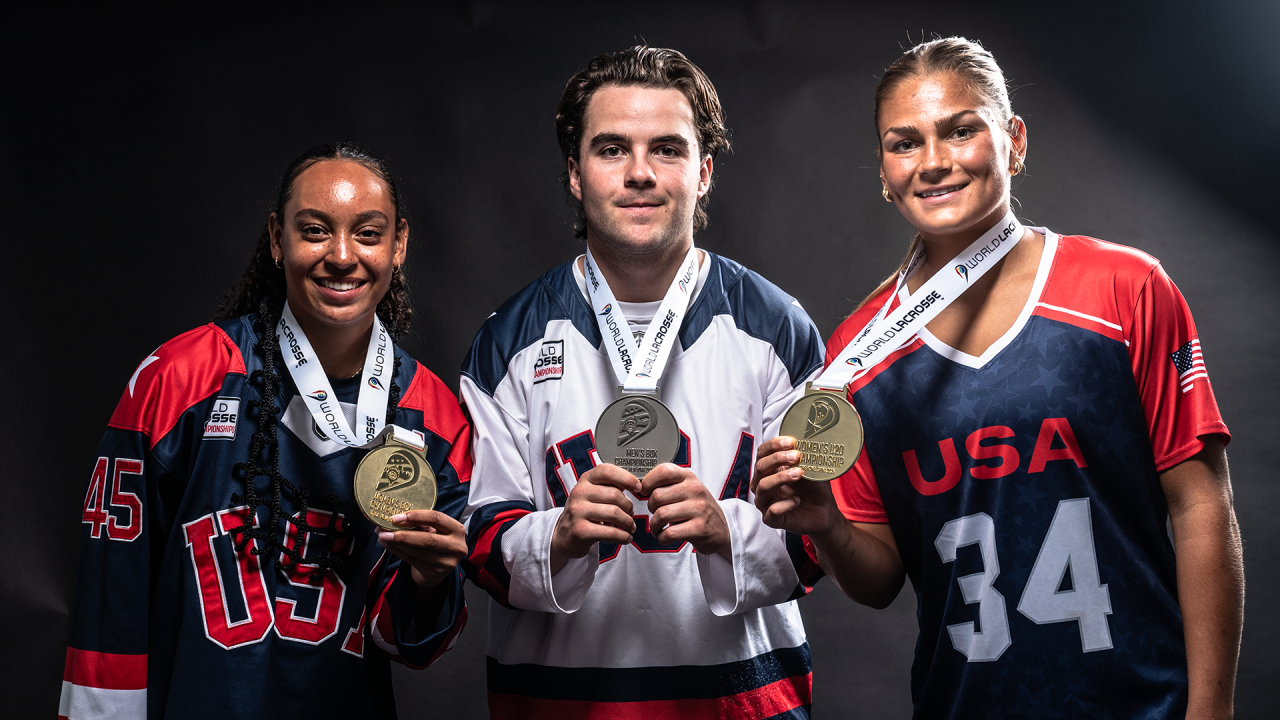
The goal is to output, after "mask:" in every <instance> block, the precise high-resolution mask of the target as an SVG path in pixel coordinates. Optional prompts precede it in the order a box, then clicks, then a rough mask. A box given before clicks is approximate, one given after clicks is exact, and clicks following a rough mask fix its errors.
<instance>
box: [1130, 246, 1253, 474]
mask: <svg viewBox="0 0 1280 720" xmlns="http://www.w3.org/2000/svg"><path fill="white" fill-rule="evenodd" d="M1128 341H1129V359H1130V361H1131V362H1132V363H1133V378H1134V381H1135V382H1136V383H1137V385H1138V394H1139V396H1140V397H1141V398H1142V407H1143V410H1144V411H1145V413H1146V416H1147V425H1148V428H1149V430H1150V433H1151V450H1152V453H1153V455H1154V456H1155V463H1156V470H1158V471H1161V472H1163V471H1165V470H1168V469H1169V468H1171V467H1173V466H1174V465H1177V464H1178V463H1180V462H1182V461H1184V460H1187V459H1188V458H1190V457H1191V456H1193V455H1195V454H1196V453H1198V452H1200V450H1201V449H1202V448H1203V447H1204V443H1203V441H1202V440H1201V438H1203V437H1205V436H1206V435H1221V436H1222V441H1223V443H1224V444H1225V443H1227V442H1230V440H1231V433H1230V431H1228V430H1227V426H1226V424H1225V423H1224V422H1223V421H1222V414H1221V413H1220V412H1219V411H1218V402H1217V400H1216V399H1215V398H1214V396H1213V386H1212V385H1211V384H1210V383H1209V373H1208V370H1207V369H1206V367H1205V362H1204V354H1203V351H1202V349H1201V346H1200V336H1199V334H1198V333H1197V332H1196V324H1195V320H1193V319H1192V317H1191V310H1190V308H1188V307H1187V301H1186V300H1184V299H1183V297H1182V293H1180V292H1178V288H1177V287H1176V286H1175V285H1174V284H1173V280H1171V279H1169V276H1168V275H1167V274H1165V272H1164V268H1162V267H1160V266H1159V265H1156V266H1155V267H1154V268H1153V269H1152V271H1151V273H1150V274H1149V275H1148V276H1147V278H1146V281H1145V283H1143V285H1142V287H1141V289H1140V290H1139V292H1138V296H1137V298H1136V302H1135V304H1134V307H1133V317H1132V320H1131V321H1130V323H1129V337H1128Z"/></svg>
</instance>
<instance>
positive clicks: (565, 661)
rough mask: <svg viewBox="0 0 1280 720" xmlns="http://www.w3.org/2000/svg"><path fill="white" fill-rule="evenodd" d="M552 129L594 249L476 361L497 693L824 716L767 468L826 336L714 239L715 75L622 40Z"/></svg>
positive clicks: (551, 702)
mask: <svg viewBox="0 0 1280 720" xmlns="http://www.w3.org/2000/svg"><path fill="white" fill-rule="evenodd" d="M556 126H557V132H558V135H559V140H560V146H561V150H562V152H563V154H564V157H565V160H566V164H567V172H566V175H565V177H564V180H565V183H566V186H567V188H568V191H569V192H570V193H571V194H572V196H573V198H574V199H575V200H577V201H578V202H580V203H581V212H580V214H579V223H578V224H577V227H576V228H575V230H576V232H577V233H578V235H579V237H585V238H586V240H587V252H586V254H585V255H584V256H580V257H578V258H576V259H575V260H573V261H571V262H569V263H566V264H564V265H562V266H560V267H557V268H555V269H553V270H551V271H550V272H548V273H547V274H546V275H544V276H543V277H542V278H540V279H539V280H537V281H535V282H534V283H532V284H531V285H529V286H528V287H527V288H525V289H524V290H523V291H521V292H520V293H518V294H517V295H515V296H514V297H512V298H511V299H510V300H508V301H507V302H506V303H505V304H504V305H503V306H502V307H501V308H499V309H498V311H497V312H496V313H494V315H493V316H492V317H490V318H489V320H488V321H487V322H486V323H485V325H484V327H483V328H481V330H480V332H479V334H478V335H477V337H476V340H475V343H474V345H473V346H472V349H471V352H470V353H469V354H468V356H467V359H466V361H465V363H464V367H463V373H462V380H461V387H462V396H463V399H464V402H465V404H466V406H467V408H468V410H469V411H470V414H471V417H472V420H473V423H474V425H473V427H474V429H475V436H474V454H475V471H474V473H473V476H472V477H473V480H472V482H471V488H470V501H469V505H468V508H467V512H466V517H465V518H464V519H465V522H466V524H467V530H468V549H469V552H470V556H469V561H468V565H469V567H468V572H469V574H470V576H471V578H472V580H473V581H474V582H476V583H477V584H478V585H480V586H481V587H484V588H485V589H486V590H488V591H489V593H490V594H491V596H492V598H493V600H492V602H491V603H490V613H489V641H488V655H489V665H488V675H489V677H488V684H489V708H490V714H491V716H493V717H497V718H505V717H522V718H541V717H548V718H550V717H557V718H558V717H562V716H564V715H566V714H567V715H569V716H575V717H576V716H586V715H591V714H594V713H604V714H607V715H608V716H609V717H617V718H630V717H636V718H641V717H643V718H645V720H649V719H650V718H652V717H666V716H673V715H674V716H697V717H703V716H712V717H730V718H757V717H795V718H807V717H808V714H809V705H810V700H811V686H812V676H811V673H810V663H809V649H808V644H807V642H806V640H805V635H804V629H803V626H802V624H801V622H800V615H799V611H798V609H797V608H796V606H795V603H794V600H795V599H796V598H798V597H800V596H802V595H804V594H805V593H807V592H808V591H809V590H810V589H811V588H812V585H813V583H814V582H815V581H816V580H817V579H818V577H820V575H821V572H820V570H819V569H818V567H817V564H816V563H815V562H814V561H813V559H812V557H811V556H810V555H809V553H808V552H807V551H806V550H805V547H804V543H803V541H802V540H801V538H799V537H798V536H795V535H790V534H788V533H785V532H781V531H777V530H773V529H770V528H768V527H766V526H765V525H764V524H763V523H762V522H761V520H760V513H759V511H758V510H756V508H755V507H754V506H753V504H752V502H751V498H750V493H749V486H750V479H751V470H752V467H753V462H754V449H755V447H756V445H757V444H758V443H759V442H760V441H761V439H762V438H764V437H772V436H773V435H774V434H776V433H777V430H778V426H779V423H780V422H781V418H782V415H783V413H784V412H785V411H786V409H787V408H788V407H789V406H790V405H791V403H792V402H793V401H794V400H795V399H797V398H798V397H799V396H800V395H802V394H803V391H804V383H805V381H806V380H809V379H811V378H812V376H813V375H814V374H815V373H816V371H817V370H818V369H819V368H820V367H821V365H822V352H823V346H822V342H821V339H820V338H819V336H818V333H817V330H816V329H815V328H814V326H813V323H812V322H811V321H810V320H809V318H808V317H807V316H806V315H805V313H804V311H803V310H802V309H801V308H800V306H799V304H798V303H796V302H795V301H794V300H793V299H792V298H791V297H789V296H787V295H785V294H784V293H782V292H781V291H780V290H778V289H777V288H776V287H774V286H773V285H772V284H770V283H768V282H767V281H766V280H764V279H763V278H762V277H760V276H759V275H757V274H755V273H753V272H751V271H749V270H746V269H745V268H743V267H742V266H741V265H738V264H737V263H734V262H733V261H731V260H727V259H725V258H722V257H719V256H716V255H714V254H712V253H707V252H704V251H701V250H697V249H695V248H694V245H693V235H694V232H695V231H696V230H700V229H701V228H702V227H704V226H705V225H706V214H705V209H704V208H705V204H706V199H707V193H708V191H709V190H710V188H711V184H712V170H713V162H714V158H715V156H716V154H717V153H718V152H719V151H720V150H723V149H727V148H728V139H727V132H726V129H725V126H724V120H723V112H722V110H721V108H720V103H719V100H718V98H717V97H716V94H715V88H714V87H713V86H712V85H711V82H710V80H708V79H707V77H706V75H705V74H703V73H702V71H701V70H700V69H698V68H697V67H696V66H695V65H693V64H692V63H691V62H689V61H688V60H687V59H686V58H685V57H684V56H683V55H681V54H680V53H678V52H675V51H673V50H664V49H658V48H648V47H636V48H632V49H630V50H625V51H622V52H618V53H612V54H609V55H602V56H599V57H597V58H595V59H594V60H592V62H591V63H590V65H589V66H588V68H587V69H586V70H584V71H582V72H580V73H578V74H577V75H575V76H574V77H573V78H571V79H570V81H569V83H568V85H567V86H566V88H565V91H564V94H563V96H562V97H561V100H560V106H559V109H558V112H557V117H556ZM615 408H616V411H615ZM668 408H669V410H668ZM611 413H612V414H611ZM664 433H665V434H664ZM771 433H772V434H771ZM645 436H648V437H645ZM660 438H666V439H660ZM646 448H647V449H646ZM654 448H656V449H654ZM605 458H607V459H608V460H612V462H608V461H606V459H605ZM668 461H669V462H668ZM637 476H639V477H637Z"/></svg>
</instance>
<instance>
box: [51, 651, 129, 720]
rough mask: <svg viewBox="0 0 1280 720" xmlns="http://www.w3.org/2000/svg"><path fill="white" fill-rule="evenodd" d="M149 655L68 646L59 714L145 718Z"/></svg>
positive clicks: (72, 718) (87, 718)
mask: <svg viewBox="0 0 1280 720" xmlns="http://www.w3.org/2000/svg"><path fill="white" fill-rule="evenodd" d="M146 716H147V656H146V655H123V654H117V653H102V652H92V651H90V650H80V649H77V648H73V647H69V648H67V664H66V668H65V669H64V670H63V674H62V698H61V699H60V700H59V702H58V717H59V718H60V719H61V718H67V719H68V720H93V719H95V718H124V719H125V720H128V719H129V718H145V717H146Z"/></svg>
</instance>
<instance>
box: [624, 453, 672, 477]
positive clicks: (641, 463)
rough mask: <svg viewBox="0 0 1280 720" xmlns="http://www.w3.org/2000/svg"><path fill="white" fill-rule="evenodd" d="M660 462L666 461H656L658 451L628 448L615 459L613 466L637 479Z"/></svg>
mask: <svg viewBox="0 0 1280 720" xmlns="http://www.w3.org/2000/svg"><path fill="white" fill-rule="evenodd" d="M660 462H666V461H665V460H659V459H658V451H657V450H655V449H654V448H647V447H630V448H627V449H626V451H625V452H623V454H622V455H621V456H620V457H617V458H615V459H614V461H613V464H614V465H617V466H618V467H620V468H622V469H623V470H626V471H627V472H629V473H631V474H632V475H635V476H637V477H639V476H641V475H643V474H645V473H647V472H649V471H650V470H652V469H654V468H655V467H657V466H658V463H660Z"/></svg>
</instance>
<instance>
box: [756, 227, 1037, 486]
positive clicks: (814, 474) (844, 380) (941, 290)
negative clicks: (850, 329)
mask: <svg viewBox="0 0 1280 720" xmlns="http://www.w3.org/2000/svg"><path fill="white" fill-rule="evenodd" d="M1023 234H1024V229H1023V227H1022V224H1021V223H1019V222H1018V219H1017V218H1016V217H1015V216H1014V215H1013V212H1012V211H1010V212H1008V213H1006V214H1005V216H1004V219H1002V220H1001V221H1000V222H998V223H996V225H995V227H993V228H991V229H990V230H988V231H987V232H986V233H984V234H983V235H982V236H981V237H979V238H978V239H977V240H975V241H973V243H972V244H970V245H969V247H967V248H965V250H964V251H963V252H961V253H960V255H958V256H956V257H955V258H954V259H953V260H952V261H951V262H949V263H947V264H946V265H945V266H944V267H948V268H953V269H954V272H950V271H945V272H939V273H936V274H934V276H933V277H931V278H929V279H928V280H927V281H926V282H925V283H924V284H923V285H921V286H920V288H919V289H918V290H916V291H915V292H914V293H912V294H911V296H910V297H909V298H907V300H906V301H905V302H903V303H902V304H901V305H899V306H898V307H897V309H896V310H894V311H893V312H892V313H890V312H889V307H890V306H891V305H892V304H893V299H892V297H891V298H890V299H889V301H888V302H886V303H885V304H884V306H883V307H881V308H880V312H879V313H877V314H876V316H875V318H873V319H872V320H871V322H870V323H868V324H867V326H866V327H865V328H863V330H862V332H860V333H858V336H857V337H856V338H854V340H853V342H851V343H849V344H848V345H846V346H845V348H844V349H843V350H841V351H840V354H839V355H837V356H836V358H835V360H833V361H832V362H831V364H830V365H828V366H827V369H826V370H824V371H823V372H822V374H820V375H819V376H818V377H817V379H815V380H814V381H813V382H812V383H810V384H809V387H808V388H806V392H805V394H804V396H803V397H801V398H800V399H799V400H797V401H796V402H795V403H794V404H792V406H791V408H790V409H789V410H787V414H786V415H785V416H783V418H782V427H781V429H780V434H781V435H785V436H787V437H791V438H794V439H795V441H796V450H797V451H799V453H800V459H799V464H798V467H799V468H800V469H801V470H802V471H803V473H804V478H805V479H807V480H815V481H818V482H829V481H831V480H834V479H836V478H838V477H840V476H841V475H843V474H845V473H846V472H848V471H849V469H850V468H852V467H853V464H854V463H855V462H856V461H857V459H858V455H859V454H860V453H861V452H862V420H861V418H859V417H858V411H857V410H855V409H854V407H853V405H852V404H851V403H850V402H849V400H848V398H847V393H848V387H849V383H850V382H852V381H853V379H854V378H855V377H857V376H859V375H862V374H864V373H866V372H868V371H870V370H871V368H873V367H875V366H876V365H877V364H878V363H880V362H881V361H882V360H885V359H887V358H888V357H889V356H890V355H891V354H893V353H894V352H895V351H896V350H898V349H899V348H901V347H902V346H904V345H906V344H907V343H909V342H911V340H912V339H913V338H915V336H916V333H917V332H919V331H920V329H921V328H923V327H924V326H925V325H928V324H929V321H930V320H932V319H933V318H935V317H937V316H938V314H939V313H941V312H942V311H943V310H945V309H946V308H947V306H948V305H950V304H951V303H952V302H953V301H954V300H955V299H956V298H958V297H960V295H961V294H962V293H963V292H964V291H965V290H966V289H968V288H969V287H970V286H971V285H972V284H973V283H975V282H977V281H978V279H979V278H981V277H982V276H983V275H984V274H985V273H986V272H987V270H989V269H990V268H991V267H993V266H995V264H996V263H998V262H1000V260H1001V259H1002V258H1003V257H1004V256H1005V255H1007V254H1008V253H1009V251H1010V250H1012V249H1013V248H1014V246H1015V245H1017V244H1018V241H1019V240H1021V239H1022V236H1023ZM923 259H924V257H923V255H918V256H917V257H915V258H913V259H912V261H911V262H910V263H908V265H907V269H906V270H905V271H903V272H902V274H900V275H899V276H898V283H897V286H896V287H895V288H894V293H893V295H894V296H896V295H897V294H898V292H899V291H900V290H901V289H902V286H903V284H904V283H905V282H906V281H907V278H909V277H911V274H912V273H913V272H915V270H916V269H917V268H918V267H919V265H920V262H921V261H922V260H923ZM761 451H762V452H763V451H764V447H763V446H762V447H761Z"/></svg>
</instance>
